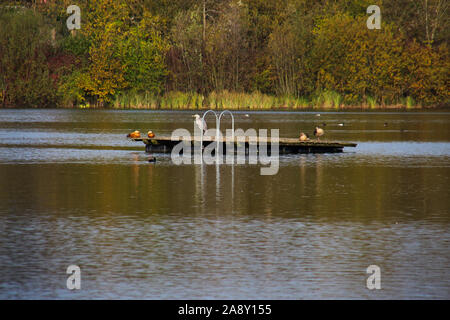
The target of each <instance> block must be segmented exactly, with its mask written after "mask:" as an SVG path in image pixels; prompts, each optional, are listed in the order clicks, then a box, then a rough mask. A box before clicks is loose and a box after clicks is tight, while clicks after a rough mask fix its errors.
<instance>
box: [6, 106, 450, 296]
mask: <svg viewBox="0 0 450 320" xmlns="http://www.w3.org/2000/svg"><path fill="white" fill-rule="evenodd" d="M194 113H195V112H181V111H180V112H171V111H111V110H0V298H1V299H36V298H43V299H80V298H82V299H100V298H106V299H130V298H139V299H141V298H143V299H327V298H331V299H341V298H350V299H394V298H395V299H436V298H441V299H449V298H450V277H449V276H448V275H449V273H450V250H449V245H450V200H449V196H450V192H449V190H450V188H449V186H450V113H449V112H411V113H406V112H398V113H397V112H392V113H385V112H374V113H371V112H344V113H342V112H341V113H337V112H336V113H333V112H320V116H318V115H317V114H318V113H317V112H234V115H235V120H236V122H235V127H236V128H242V129H248V128H255V129H272V128H273V129H280V136H281V137H298V135H299V132H300V131H304V132H307V133H309V134H310V135H312V132H313V130H314V127H315V126H316V125H319V126H321V127H323V128H324V129H325V136H324V137H323V139H324V140H333V141H334V140H336V141H352V142H356V143H358V147H357V148H346V149H345V151H344V152H343V153H340V154H306V155H305V154H304V155H281V156H280V162H279V166H280V168H279V171H278V174H276V175H274V176H261V175H260V168H261V165H260V164H257V165H254V164H240V165H238V164H234V165H227V164H221V165H215V164H214V165H206V164H203V165H196V164H192V165H180V166H178V165H175V164H174V163H173V162H172V160H171V158H170V154H155V155H154V156H155V157H156V158H157V162H156V163H149V162H148V155H147V154H145V152H144V145H143V144H142V143H136V142H132V141H130V140H127V139H126V138H125V136H126V134H127V133H128V132H130V131H133V130H136V129H138V130H141V132H147V130H150V129H151V130H153V131H154V132H155V133H156V134H171V132H172V131H173V130H175V129H177V128H186V129H188V130H190V131H193V118H192V117H191V116H192V114H194ZM246 113H247V114H248V116H246ZM208 119H209V120H208V124H209V125H210V127H214V125H213V121H212V119H213V117H211V118H208ZM323 124H326V125H325V126H324V125H323ZM222 125H223V126H224V127H230V119H229V118H228V117H226V118H224V121H223V124H222ZM72 264H75V265H78V266H79V267H80V268H81V279H82V280H81V281H82V282H81V286H82V287H81V290H74V291H71V290H68V289H67V287H66V280H67V277H68V275H67V274H66V269H67V267H68V266H69V265H72ZM369 265H378V266H379V267H380V268H381V286H382V289H381V290H369V289H367V287H366V280H367V278H368V276H369V275H368V274H367V273H366V269H367V267H368V266H369Z"/></svg>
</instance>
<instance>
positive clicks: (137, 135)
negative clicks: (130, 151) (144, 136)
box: [127, 130, 141, 139]
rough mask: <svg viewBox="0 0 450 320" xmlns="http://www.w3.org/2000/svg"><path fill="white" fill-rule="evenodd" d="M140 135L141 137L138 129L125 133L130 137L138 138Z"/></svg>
mask: <svg viewBox="0 0 450 320" xmlns="http://www.w3.org/2000/svg"><path fill="white" fill-rule="evenodd" d="M140 137H141V133H140V132H139V131H138V130H136V131H134V132H131V133H129V134H127V138H131V139H138V138H140Z"/></svg>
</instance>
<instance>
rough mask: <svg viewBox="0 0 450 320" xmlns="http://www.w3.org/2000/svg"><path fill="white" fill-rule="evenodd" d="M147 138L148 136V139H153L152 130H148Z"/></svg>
mask: <svg viewBox="0 0 450 320" xmlns="http://www.w3.org/2000/svg"><path fill="white" fill-rule="evenodd" d="M147 136H148V137H149V138H150V139H153V138H154V137H155V134H154V133H153V131H152V130H150V131H149V132H148V133H147Z"/></svg>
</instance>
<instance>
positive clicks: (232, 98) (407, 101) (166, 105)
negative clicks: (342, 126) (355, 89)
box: [81, 91, 438, 110]
mask: <svg viewBox="0 0 450 320" xmlns="http://www.w3.org/2000/svg"><path fill="white" fill-rule="evenodd" d="M81 107H86V106H85V105H82V106H81ZM112 107H113V108H115V109H167V110H195V109H219V110H220V109H229V110H276V109H290V110H297V109H304V110H307V109H318V110H324V109H331V110H346V109H422V108H424V107H423V106H421V105H419V104H417V103H416V102H415V101H414V99H412V98H411V97H405V98H401V99H399V101H394V102H389V103H386V104H381V103H379V102H378V101H377V99H375V98H373V97H366V98H365V99H360V100H356V101H355V99H354V98H353V99H352V101H346V99H345V97H343V96H342V95H340V94H339V93H337V92H334V91H323V92H320V93H318V94H316V95H314V96H311V97H300V98H296V97H289V96H272V95H267V94H263V93H260V92H253V93H243V92H229V91H221V92H211V93H210V94H209V95H206V96H205V95H202V94H198V93H195V92H191V93H186V92H168V93H166V94H165V95H163V96H153V95H150V94H130V93H125V94H121V95H118V96H117V97H116V98H115V100H114V101H113V103H112ZM436 107H438V106H436ZM427 108H428V107H427Z"/></svg>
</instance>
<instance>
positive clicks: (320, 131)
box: [314, 127, 325, 141]
mask: <svg viewBox="0 0 450 320" xmlns="http://www.w3.org/2000/svg"><path fill="white" fill-rule="evenodd" d="M324 134H325V131H324V130H323V129H321V128H319V127H316V129H315V130H314V135H315V136H316V138H317V140H318V141H320V137H321V136H323V135H324Z"/></svg>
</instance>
